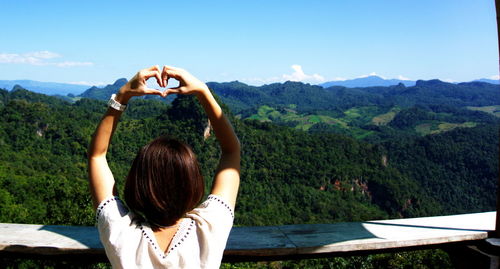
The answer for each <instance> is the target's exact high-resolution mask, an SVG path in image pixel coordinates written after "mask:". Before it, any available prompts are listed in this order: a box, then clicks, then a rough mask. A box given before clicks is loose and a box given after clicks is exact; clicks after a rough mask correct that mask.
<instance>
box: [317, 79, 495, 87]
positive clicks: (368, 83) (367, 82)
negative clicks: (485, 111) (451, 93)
mask: <svg viewBox="0 0 500 269" xmlns="http://www.w3.org/2000/svg"><path fill="white" fill-rule="evenodd" d="M477 81H479V82H486V83H490V84H500V80H498V79H497V80H495V79H487V78H481V79H476V80H473V81H470V82H477ZM416 82H417V80H402V79H385V78H382V77H379V76H368V77H363V78H355V79H347V80H337V81H328V82H325V83H321V84H319V85H320V86H321V87H323V88H328V87H332V86H342V87H347V88H363V87H377V86H382V87H388V86H395V85H398V84H400V83H402V84H403V85H405V86H406V87H411V86H415V84H416ZM459 83H464V82H456V83H455V84H459Z"/></svg>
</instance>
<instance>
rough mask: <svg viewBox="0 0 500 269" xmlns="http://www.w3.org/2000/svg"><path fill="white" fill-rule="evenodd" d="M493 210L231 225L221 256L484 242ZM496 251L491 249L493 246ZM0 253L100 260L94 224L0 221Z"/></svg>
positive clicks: (252, 257) (271, 256)
mask: <svg viewBox="0 0 500 269" xmlns="http://www.w3.org/2000/svg"><path fill="white" fill-rule="evenodd" d="M495 218H496V212H486V213H475V214H464V215H453V216H438V217H425V218H413V219H396V220H378V221H366V222H350V223H334V224H300V225H284V226H255V227H234V228H233V230H232V231H231V235H230V237H229V240H228V243H227V247H226V250H225V253H224V260H225V261H260V260H283V259H297V258H311V257H332V256H344V255H360V254H367V253H378V252H391V251H401V250H411V249H422V248H448V247H456V246H470V245H474V246H477V245H484V243H485V242H486V241H485V240H487V239H488V238H490V237H491V235H492V234H493V233H494V231H495ZM493 251H497V250H493ZM0 256H4V257H5V256H7V257H28V258H29V257H33V258H50V259H51V258H56V257H57V258H68V259H73V258H74V257H78V258H79V259H87V260H88V259H91V260H103V261H105V260H106V257H105V253H104V249H103V247H102V245H101V243H100V242H99V237H98V233H97V229H96V228H95V227H84V226H57V225H30V224H0Z"/></svg>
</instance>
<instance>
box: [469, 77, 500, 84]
mask: <svg viewBox="0 0 500 269" xmlns="http://www.w3.org/2000/svg"><path fill="white" fill-rule="evenodd" d="M474 81H479V82H486V83H490V84H500V80H498V79H488V78H482V79H476V80H474ZM474 81H473V82H474Z"/></svg>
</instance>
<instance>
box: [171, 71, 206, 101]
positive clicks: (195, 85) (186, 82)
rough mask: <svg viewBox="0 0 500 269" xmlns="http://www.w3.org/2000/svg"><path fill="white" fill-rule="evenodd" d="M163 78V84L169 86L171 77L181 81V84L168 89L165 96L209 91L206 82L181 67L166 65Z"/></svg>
mask: <svg viewBox="0 0 500 269" xmlns="http://www.w3.org/2000/svg"><path fill="white" fill-rule="evenodd" d="M161 78H162V85H164V86H163V87H166V86H167V84H168V80H169V79H170V78H173V79H175V80H177V81H179V86H178V87H175V88H171V89H167V90H166V94H165V96H166V95H169V94H199V93H202V92H204V91H208V87H207V85H206V84H205V83H203V82H202V81H200V80H199V79H197V78H196V77H194V76H193V75H191V74H190V73H189V72H188V71H186V70H184V69H181V68H177V67H172V66H164V67H163V71H162V73H161Z"/></svg>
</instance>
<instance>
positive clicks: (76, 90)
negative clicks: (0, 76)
mask: <svg viewBox="0 0 500 269" xmlns="http://www.w3.org/2000/svg"><path fill="white" fill-rule="evenodd" d="M15 85H19V86H21V87H23V88H25V89H27V90H30V91H32V92H37V93H43V94H45V95H63V96H66V95H68V94H73V95H78V94H80V93H82V92H83V91H85V90H86V89H88V88H89V86H88V85H78V84H70V83H58V82H43V81H35V80H27V79H25V80H0V89H6V90H12V88H14V86H15Z"/></svg>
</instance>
